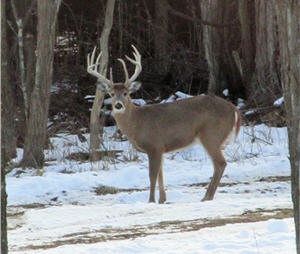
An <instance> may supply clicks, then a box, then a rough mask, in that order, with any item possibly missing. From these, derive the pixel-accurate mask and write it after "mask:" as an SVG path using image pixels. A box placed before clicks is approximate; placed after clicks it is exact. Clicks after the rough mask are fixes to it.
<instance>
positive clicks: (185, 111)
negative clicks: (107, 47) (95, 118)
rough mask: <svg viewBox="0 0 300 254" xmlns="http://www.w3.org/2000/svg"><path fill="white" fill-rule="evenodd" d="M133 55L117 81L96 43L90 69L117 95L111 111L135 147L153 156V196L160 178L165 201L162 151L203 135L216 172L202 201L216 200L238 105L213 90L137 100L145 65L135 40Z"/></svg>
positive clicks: (152, 197)
mask: <svg viewBox="0 0 300 254" xmlns="http://www.w3.org/2000/svg"><path fill="white" fill-rule="evenodd" d="M131 46H132V48H133V56H134V59H132V58H130V57H128V56H127V55H126V56H125V57H126V59H127V60H128V61H129V62H131V63H132V64H134V65H135V70H134V73H133V75H132V76H131V77H130V78H129V75H128V71H127V67H126V63H125V61H124V60H123V59H120V58H118V61H120V62H121V64H122V66H123V70H124V73H125V81H124V82H122V83H115V82H114V81H113V74H112V68H110V79H107V78H106V77H105V75H102V74H100V73H99V71H98V66H99V64H100V58H101V54H102V52H100V53H99V55H98V56H97V58H95V52H96V47H95V48H94V50H93V52H92V54H91V55H90V54H88V55H87V72H88V73H89V74H91V75H92V76H94V77H96V78H97V79H98V81H97V88H98V89H100V90H101V91H102V92H103V93H107V94H108V95H109V96H110V97H111V100H112V111H113V115H114V118H115V120H116V123H117V126H118V128H119V129H120V130H121V132H122V133H123V134H125V135H126V136H127V138H128V140H129V141H130V143H131V144H132V145H133V147H134V148H135V149H136V150H137V151H139V152H142V153H146V154H147V157H148V161H149V180H150V195H149V202H155V190H156V183H157V181H158V185H159V203H160V204H163V203H164V202H165V201H166V192H165V187H164V177H163V166H162V164H163V155H164V154H165V153H169V152H172V151H178V150H182V149H184V148H186V147H189V146H190V145H192V144H193V143H195V142H197V141H199V142H200V143H201V144H202V146H203V147H204V148H205V150H206V152H207V154H208V155H209V157H210V159H211V161H212V164H213V168H214V171H213V176H212V178H211V181H210V182H209V184H208V187H207V190H206V193H205V196H204V198H203V199H202V201H206V200H213V198H214V196H215V193H216V190H217V187H218V185H219V183H220V180H221V178H222V176H223V173H224V170H225V167H226V165H227V163H226V160H225V158H224V155H223V153H222V148H223V146H224V145H226V144H228V143H229V142H230V141H231V142H232V141H235V139H236V138H237V136H238V133H239V129H240V126H241V115H240V112H239V110H238V109H237V108H236V107H235V106H234V105H233V104H232V103H231V102H229V101H227V100H225V99H223V98H221V97H218V96H215V95H212V94H208V95H198V96H194V97H190V98H186V99H182V100H177V101H173V102H168V103H157V104H148V105H144V106H137V105H135V104H134V103H133V101H132V99H131V97H130V95H131V94H132V93H134V92H136V91H137V90H138V89H139V88H140V87H141V82H139V81H136V79H137V77H138V76H139V74H140V73H141V71H142V64H141V55H140V53H139V51H138V50H137V49H136V47H135V46H134V45H131Z"/></svg>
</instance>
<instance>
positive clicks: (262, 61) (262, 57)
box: [248, 0, 281, 105]
mask: <svg viewBox="0 0 300 254" xmlns="http://www.w3.org/2000/svg"><path fill="white" fill-rule="evenodd" d="M255 12H256V55H255V72H256V82H255V83H256V87H255V90H256V93H255V94H253V95H252V98H248V99H250V100H252V101H253V102H255V103H256V104H258V105H260V104H261V103H272V102H274V101H275V100H276V99H277V98H278V96H279V95H280V94H281V89H280V81H279V77H278V74H277V73H278V72H279V70H278V67H277V65H276V52H277V50H278V38H277V36H276V18H275V9H274V4H273V2H272V1H265V0H255ZM255 83H254V85H255Z"/></svg>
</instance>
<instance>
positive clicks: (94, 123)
mask: <svg viewBox="0 0 300 254" xmlns="http://www.w3.org/2000/svg"><path fill="white" fill-rule="evenodd" d="M114 7H115V0H107V5H106V12H105V21H104V27H103V30H102V33H101V38H100V47H101V51H102V56H101V61H100V68H99V69H100V70H99V71H100V73H101V74H102V75H104V76H105V75H106V73H107V65H108V39H109V35H110V31H111V28H112V24H113V17H114ZM103 100H104V94H103V92H102V91H101V90H100V89H98V88H96V95H95V99H94V102H93V107H92V112H91V119H90V160H91V161H98V160H100V153H99V152H98V151H99V149H100V144H101V139H102V138H101V136H102V135H101V130H102V128H103V124H101V122H100V113H101V107H102V104H103Z"/></svg>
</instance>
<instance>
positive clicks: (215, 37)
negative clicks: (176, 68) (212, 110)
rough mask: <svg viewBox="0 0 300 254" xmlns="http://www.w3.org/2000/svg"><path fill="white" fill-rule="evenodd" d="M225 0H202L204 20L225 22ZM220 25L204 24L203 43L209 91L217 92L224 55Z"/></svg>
mask: <svg viewBox="0 0 300 254" xmlns="http://www.w3.org/2000/svg"><path fill="white" fill-rule="evenodd" d="M223 4H224V3H223V1H218V0H202V1H201V17H202V19H203V20H205V21H207V22H210V23H214V24H222V23H223ZM220 29H221V28H220V27H216V26H209V25H204V27H203V45H204V50H205V58H206V61H207V65H208V70H209V84H208V91H209V92H211V93H216V91H217V89H218V84H219V83H220V79H221V78H220V73H221V71H220V62H221V56H222V44H223V42H222V38H223V36H222V33H221V31H220Z"/></svg>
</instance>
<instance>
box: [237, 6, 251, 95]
mask: <svg viewBox="0 0 300 254" xmlns="http://www.w3.org/2000/svg"><path fill="white" fill-rule="evenodd" d="M238 4H239V6H238V10H239V20H240V24H241V54H242V55H241V56H242V57H241V76H242V81H243V85H244V87H245V90H246V96H247V97H251V96H252V95H253V94H254V93H255V87H253V86H252V83H251V80H252V77H253V73H254V69H255V61H254V60H255V30H254V27H255V26H254V22H255V16H254V13H255V11H254V8H253V7H254V3H253V0H240V1H238Z"/></svg>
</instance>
